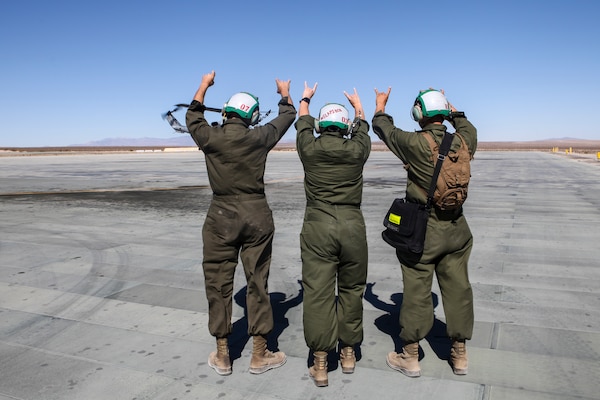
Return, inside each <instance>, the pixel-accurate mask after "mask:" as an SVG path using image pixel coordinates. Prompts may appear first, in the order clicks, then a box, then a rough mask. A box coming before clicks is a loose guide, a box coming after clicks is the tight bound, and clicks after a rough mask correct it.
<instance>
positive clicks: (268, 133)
mask: <svg viewBox="0 0 600 400" xmlns="http://www.w3.org/2000/svg"><path fill="white" fill-rule="evenodd" d="M277 105H278V107H279V113H278V115H277V117H275V118H274V119H273V120H271V121H269V122H268V123H266V124H265V125H264V126H262V127H260V128H258V129H261V130H263V131H264V132H265V140H266V142H265V146H266V147H267V148H269V149H271V148H273V147H275V145H276V144H277V142H279V140H280V139H281V138H282V137H283V135H285V133H286V132H287V130H288V129H289V128H290V126H292V124H293V123H294V120H295V119H296V108H295V107H294V106H293V105H292V104H289V103H288V98H287V97H283V98H281V100H280V101H279V103H278V104H277Z"/></svg>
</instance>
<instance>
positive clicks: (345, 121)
mask: <svg viewBox="0 0 600 400" xmlns="http://www.w3.org/2000/svg"><path fill="white" fill-rule="evenodd" d="M349 126H350V119H349V118H348V110H347V109H346V107H344V106H343V105H341V104H337V103H328V104H325V105H324V106H323V107H322V108H321V111H319V121H318V130H317V131H318V132H324V131H328V130H339V131H341V132H346V131H348V127H349Z"/></svg>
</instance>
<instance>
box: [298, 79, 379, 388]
mask: <svg viewBox="0 0 600 400" xmlns="http://www.w3.org/2000/svg"><path fill="white" fill-rule="evenodd" d="M316 89H317V84H315V85H314V87H309V86H308V85H307V84H306V83H305V84H304V92H303V95H302V100H301V101H300V109H299V118H298V120H297V121H296V124H295V127H296V130H297V137H296V147H297V150H298V155H299V156H300V160H301V161H302V165H303V168H304V189H305V194H306V209H305V214H304V222H303V225H302V231H301V233H300V252H301V257H302V284H303V287H304V314H303V322H304V337H305V340H306V344H307V346H308V347H309V348H310V350H311V352H312V353H313V356H314V365H312V366H311V367H310V368H309V375H310V377H311V378H312V379H313V380H314V382H315V384H316V385H317V386H327V385H328V378H327V367H328V366H327V355H328V352H330V351H334V350H336V348H337V346H338V344H339V347H340V363H341V366H342V372H344V373H353V372H354V368H355V363H356V355H355V348H356V346H358V345H360V343H361V341H362V339H363V305H362V298H363V293H364V289H365V285H366V279H367V261H368V254H367V253H368V252H367V238H366V228H365V222H364V218H363V214H362V211H361V209H360V206H361V202H362V190H363V175H362V174H363V167H364V165H365V163H366V161H367V159H368V157H369V154H370V151H371V138H370V137H369V135H368V132H369V124H368V123H367V121H365V119H364V111H363V107H362V104H361V102H360V97H359V96H358V93H357V92H356V89H355V90H354V93H353V94H348V93H346V92H344V95H345V96H346V98H347V99H348V101H349V102H350V104H351V105H352V107H353V108H354V112H355V117H354V120H353V121H350V119H349V116H348V111H347V109H346V108H345V107H344V106H343V105H341V104H335V103H329V104H326V105H325V106H323V107H322V108H321V110H320V113H319V118H318V119H317V120H315V118H314V117H312V116H311V115H310V113H309V103H310V101H311V99H312V97H313V95H314V94H315V91H316ZM315 129H316V130H317V132H318V135H315V134H314V130H315ZM336 291H337V297H336Z"/></svg>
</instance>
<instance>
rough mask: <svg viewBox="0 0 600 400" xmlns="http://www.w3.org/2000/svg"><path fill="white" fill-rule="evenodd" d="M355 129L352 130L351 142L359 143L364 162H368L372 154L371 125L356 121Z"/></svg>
mask: <svg viewBox="0 0 600 400" xmlns="http://www.w3.org/2000/svg"><path fill="white" fill-rule="evenodd" d="M354 124H355V125H354V127H353V130H352V136H351V140H352V141H353V142H358V143H359V145H360V147H361V149H362V155H363V160H365V161H366V160H367V159H368V158H369V154H370V153H371V137H370V136H369V123H368V122H367V121H365V120H362V119H356V120H355V121H354Z"/></svg>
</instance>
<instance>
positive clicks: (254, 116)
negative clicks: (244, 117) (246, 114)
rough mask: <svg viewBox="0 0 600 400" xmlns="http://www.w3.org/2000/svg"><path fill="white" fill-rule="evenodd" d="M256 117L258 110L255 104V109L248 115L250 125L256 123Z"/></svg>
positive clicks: (258, 115)
mask: <svg viewBox="0 0 600 400" xmlns="http://www.w3.org/2000/svg"><path fill="white" fill-rule="evenodd" d="M258 117H260V111H259V110H258V106H256V109H255V110H254V112H253V113H252V116H251V117H250V125H256V124H257V123H258Z"/></svg>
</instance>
